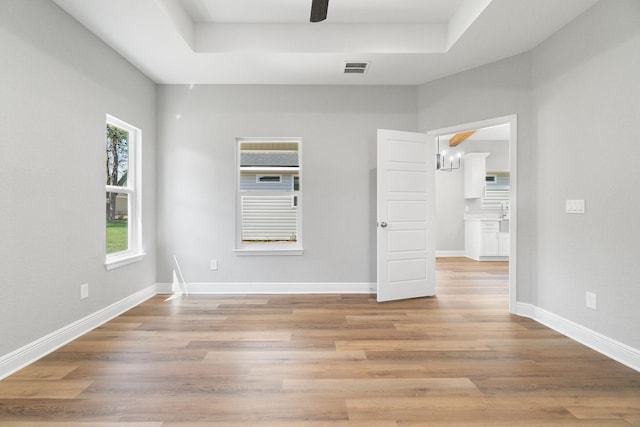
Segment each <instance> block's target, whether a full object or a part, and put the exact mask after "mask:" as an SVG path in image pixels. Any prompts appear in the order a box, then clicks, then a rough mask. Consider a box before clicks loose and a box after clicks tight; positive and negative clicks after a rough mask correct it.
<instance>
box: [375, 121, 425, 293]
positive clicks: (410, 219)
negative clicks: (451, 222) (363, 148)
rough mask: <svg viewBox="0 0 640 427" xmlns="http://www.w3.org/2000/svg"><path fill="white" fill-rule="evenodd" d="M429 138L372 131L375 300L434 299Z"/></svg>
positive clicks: (406, 133) (402, 133) (412, 134)
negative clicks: (375, 204)
mask: <svg viewBox="0 0 640 427" xmlns="http://www.w3.org/2000/svg"><path fill="white" fill-rule="evenodd" d="M434 200H435V170H434V144H433V138H430V137H428V136H427V135H426V134H420V133H412V132H399V131H391V130H384V129H379V130H378V231H377V238H378V249H377V251H378V301H389V300H395V299H402V298H415V297H422V296H429V295H434V294H435V229H434V225H435V205H434Z"/></svg>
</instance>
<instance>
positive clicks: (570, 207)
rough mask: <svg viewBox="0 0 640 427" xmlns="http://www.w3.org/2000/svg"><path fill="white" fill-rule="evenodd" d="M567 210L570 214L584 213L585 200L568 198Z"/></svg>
mask: <svg viewBox="0 0 640 427" xmlns="http://www.w3.org/2000/svg"><path fill="white" fill-rule="evenodd" d="M565 211H566V213H570V214H583V213H584V200H567V202H566V206H565Z"/></svg>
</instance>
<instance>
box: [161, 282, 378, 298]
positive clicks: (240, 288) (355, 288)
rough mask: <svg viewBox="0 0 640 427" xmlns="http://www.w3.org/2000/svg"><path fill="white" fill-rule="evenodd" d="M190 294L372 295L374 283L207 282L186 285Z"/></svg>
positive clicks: (167, 287)
mask: <svg viewBox="0 0 640 427" xmlns="http://www.w3.org/2000/svg"><path fill="white" fill-rule="evenodd" d="M186 286H187V290H188V291H189V293H190V294H200V295H225V294H226V295H232V294H372V293H375V292H376V284H375V283H357V282H345V283H333V282H331V283H276V282H245V283H243V282H209V283H187V284H186ZM158 293H163V294H169V293H172V291H171V283H158Z"/></svg>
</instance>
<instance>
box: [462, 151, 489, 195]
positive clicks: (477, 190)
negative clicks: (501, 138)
mask: <svg viewBox="0 0 640 427" xmlns="http://www.w3.org/2000/svg"><path fill="white" fill-rule="evenodd" d="M487 156H489V153H468V154H465V155H464V198H465V199H479V198H482V197H484V193H485V188H486V182H485V179H486V178H485V177H486V175H487Z"/></svg>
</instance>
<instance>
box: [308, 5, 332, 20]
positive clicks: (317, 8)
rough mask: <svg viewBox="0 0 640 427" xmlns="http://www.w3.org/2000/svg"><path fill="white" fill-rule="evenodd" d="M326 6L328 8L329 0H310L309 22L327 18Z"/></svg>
mask: <svg viewBox="0 0 640 427" xmlns="http://www.w3.org/2000/svg"><path fill="white" fill-rule="evenodd" d="M328 8H329V0H312V2H311V22H320V21H324V20H325V19H327V9H328Z"/></svg>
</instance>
